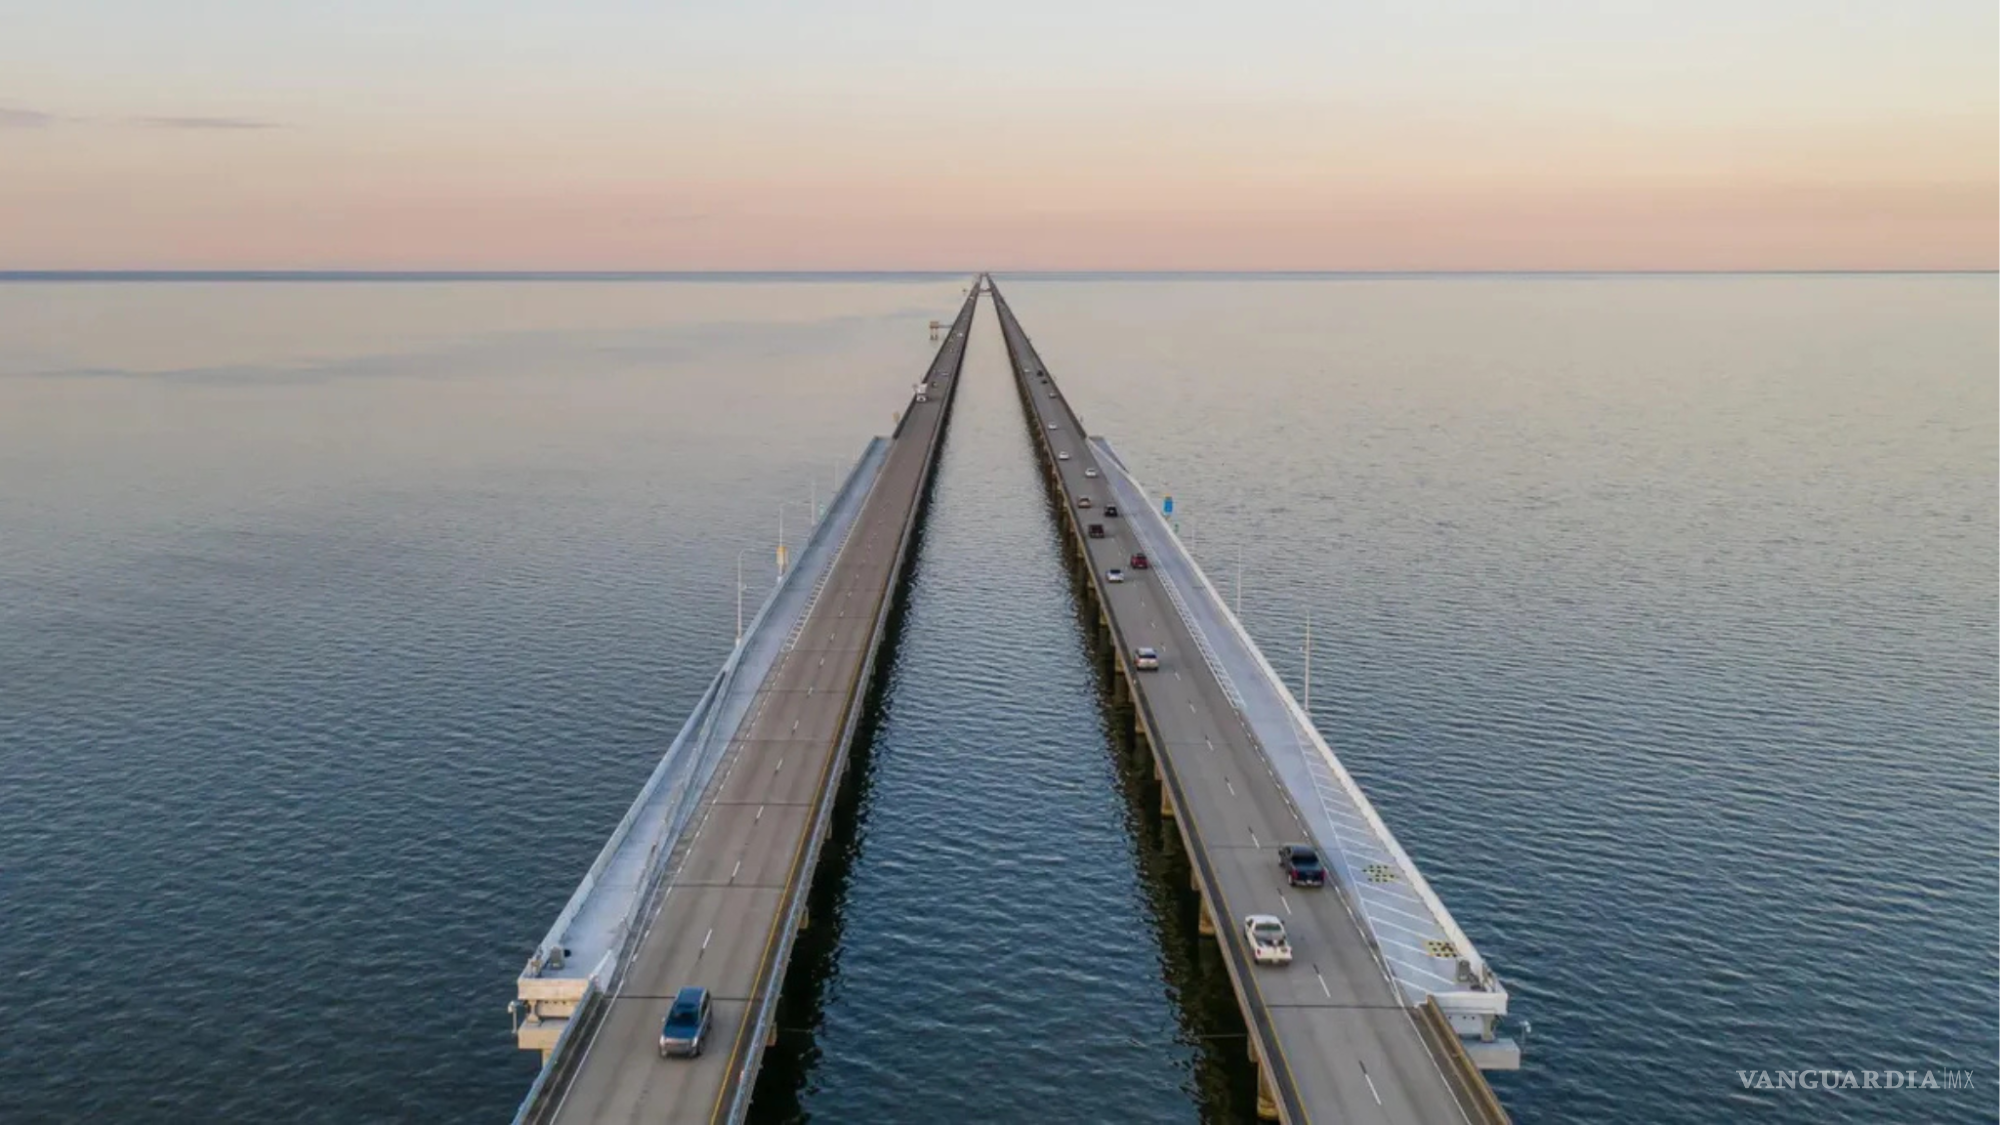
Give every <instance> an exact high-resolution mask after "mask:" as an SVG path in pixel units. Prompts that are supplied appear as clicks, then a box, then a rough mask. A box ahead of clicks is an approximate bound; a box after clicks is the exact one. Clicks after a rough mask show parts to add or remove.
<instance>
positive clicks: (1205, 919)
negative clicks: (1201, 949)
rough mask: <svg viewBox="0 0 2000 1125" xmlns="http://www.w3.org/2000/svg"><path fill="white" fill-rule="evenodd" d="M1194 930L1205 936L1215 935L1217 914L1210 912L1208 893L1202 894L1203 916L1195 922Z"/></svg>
mask: <svg viewBox="0 0 2000 1125" xmlns="http://www.w3.org/2000/svg"><path fill="white" fill-rule="evenodd" d="M1196 893H1199V892H1196ZM1194 932H1195V933H1198V934H1200V935H1201V936H1203V937H1214V936H1215V915H1214V914H1212V913H1210V912H1209V909H1208V896H1207V895H1202V896H1201V917H1200V919H1198V920H1197V921H1196V922H1195V925H1194Z"/></svg>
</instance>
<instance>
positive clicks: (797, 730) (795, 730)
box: [792, 719, 799, 734]
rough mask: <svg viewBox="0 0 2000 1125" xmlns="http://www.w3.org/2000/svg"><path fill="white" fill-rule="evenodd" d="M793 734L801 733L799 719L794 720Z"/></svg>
mask: <svg viewBox="0 0 2000 1125" xmlns="http://www.w3.org/2000/svg"><path fill="white" fill-rule="evenodd" d="M792 733H793V734H797V733H799V721H798V720H797V719H793V720H792Z"/></svg>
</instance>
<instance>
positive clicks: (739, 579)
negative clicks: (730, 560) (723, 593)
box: [736, 547, 750, 648]
mask: <svg viewBox="0 0 2000 1125" xmlns="http://www.w3.org/2000/svg"><path fill="white" fill-rule="evenodd" d="M749 551H750V548H748V547H745V548H743V549H742V550H740V551H738V552H736V647H737V648H742V647H743V556H744V555H746V554H748V553H749Z"/></svg>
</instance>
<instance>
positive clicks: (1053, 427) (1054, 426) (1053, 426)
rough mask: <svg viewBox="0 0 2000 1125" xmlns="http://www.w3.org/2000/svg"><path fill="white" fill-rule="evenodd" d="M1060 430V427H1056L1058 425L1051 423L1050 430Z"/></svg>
mask: <svg viewBox="0 0 2000 1125" xmlns="http://www.w3.org/2000/svg"><path fill="white" fill-rule="evenodd" d="M1059 428H1060V427H1058V426H1057V425H1056V424H1055V423H1054V422H1050V423H1049V429H1051V430H1054V429H1059Z"/></svg>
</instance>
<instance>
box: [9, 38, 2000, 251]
mask: <svg viewBox="0 0 2000 1125" xmlns="http://www.w3.org/2000/svg"><path fill="white" fill-rule="evenodd" d="M1995 7H1996V5H1995V4H1994V2H1993V0H1918V2H1907V3H1896V2H1891V0H1849V2H1838V0H1754V2H1746V0H1681V2H1679V3H1637V2H1629V0H1574V2H1572V0H1534V2H1527V0H1507V2H1495V3H1489V2H1484V0H1461V2H1457V3H1443V2H1428V0H1400V2H1396V3H1372V4H1359V3H1346V2H1342V0H1227V2H1224V0H1213V2H1210V3H1202V4H1191V3H1185V2H1177V0H1154V2H1152V3H1143V4H1142V3H1123V4H1115V3H1107V2H1103V0H988V2H983V3H977V4H968V3H947V2H936V3H927V2H923V0H874V2H855V3H848V4H839V5H836V4H831V3H810V2H795V3H790V4H780V3H775V2H773V0H737V2H734V3H721V2H713V0H684V2H678V3H677V2H672V0H568V2H558V0H537V2H529V0H477V2H475V0H351V2H347V3H341V4H325V3H306V2H304V0H60V2H51V0H27V2H23V0H0V269H34V268H52V269H62V268H253V267H268V268H306V269H310V268H469V269H486V268H493V269H510V268H522V269H899V268H937V269H977V268H990V269H996V270H1006V269H1021V268H1046V269H1363V270H1366V269H1579V268H1580V269H1689V268H1694V269H1702V268H1753V269H1766V268H1808V269H1817V268H1974V269H1992V268H1994V267H1995V265H1996V242H1997V241H2000V220H1997V219H1996V214H2000V204H1997V203H1996V198H2000V62H1996V60H2000V26H1996V16H1995Z"/></svg>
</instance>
